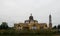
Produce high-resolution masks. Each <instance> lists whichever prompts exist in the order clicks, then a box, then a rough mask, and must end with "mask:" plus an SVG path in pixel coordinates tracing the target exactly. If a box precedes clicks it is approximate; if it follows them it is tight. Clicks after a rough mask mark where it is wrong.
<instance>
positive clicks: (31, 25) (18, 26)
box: [14, 14, 52, 30]
mask: <svg viewBox="0 0 60 36" xmlns="http://www.w3.org/2000/svg"><path fill="white" fill-rule="evenodd" d="M48 28H50V29H51V28H52V20H51V14H50V15H49V27H48V26H47V23H38V21H37V20H34V17H33V16H32V14H31V15H30V16H29V20H25V21H24V23H15V24H14V29H15V30H25V29H30V30H31V29H32V30H40V29H48Z"/></svg>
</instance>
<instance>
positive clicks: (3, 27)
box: [0, 22, 8, 29]
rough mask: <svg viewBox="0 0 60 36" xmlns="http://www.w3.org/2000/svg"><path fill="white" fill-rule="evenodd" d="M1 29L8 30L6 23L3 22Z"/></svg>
mask: <svg viewBox="0 0 60 36" xmlns="http://www.w3.org/2000/svg"><path fill="white" fill-rule="evenodd" d="M0 28H1V29H7V28H8V24H7V23H6V22H2V24H1V26H0Z"/></svg>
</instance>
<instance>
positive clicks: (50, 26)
mask: <svg viewBox="0 0 60 36" xmlns="http://www.w3.org/2000/svg"><path fill="white" fill-rule="evenodd" d="M49 29H52V17H51V14H50V15H49Z"/></svg>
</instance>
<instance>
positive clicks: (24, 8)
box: [0, 0, 60, 27]
mask: <svg viewBox="0 0 60 36" xmlns="http://www.w3.org/2000/svg"><path fill="white" fill-rule="evenodd" d="M31 13H32V15H33V17H34V19H35V20H38V22H39V23H47V24H48V23H49V14H50V13H51V15H52V23H53V26H55V25H58V24H60V16H59V15H60V0H0V25H1V23H2V22H7V23H8V25H9V26H10V27H12V26H14V23H21V22H22V23H23V22H24V21H25V20H28V19H29V16H30V14H31Z"/></svg>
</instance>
